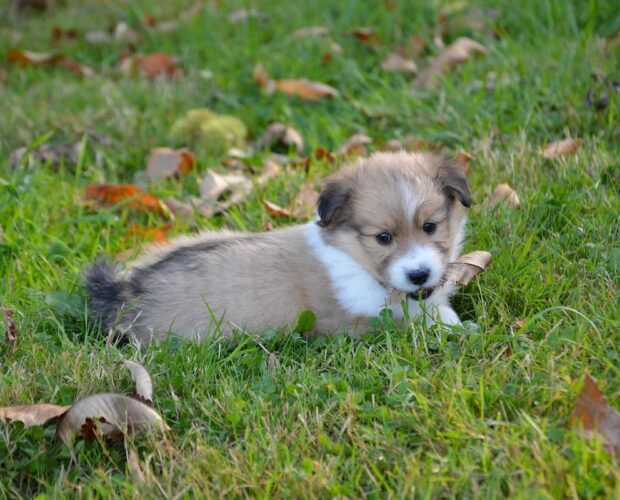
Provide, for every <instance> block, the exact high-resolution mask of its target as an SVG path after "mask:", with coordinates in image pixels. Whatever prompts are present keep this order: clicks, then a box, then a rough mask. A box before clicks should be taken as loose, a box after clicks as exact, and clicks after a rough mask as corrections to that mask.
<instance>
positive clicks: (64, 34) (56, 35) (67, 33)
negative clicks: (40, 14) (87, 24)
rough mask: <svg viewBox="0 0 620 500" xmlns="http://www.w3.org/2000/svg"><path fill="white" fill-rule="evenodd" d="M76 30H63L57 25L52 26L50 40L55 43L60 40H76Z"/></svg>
mask: <svg viewBox="0 0 620 500" xmlns="http://www.w3.org/2000/svg"><path fill="white" fill-rule="evenodd" d="M77 37H78V32H77V30H75V29H68V30H63V29H62V28H59V27H58V26H54V27H53V28H52V41H53V42H55V43H58V42H60V41H61V40H72V41H73V40H77Z"/></svg>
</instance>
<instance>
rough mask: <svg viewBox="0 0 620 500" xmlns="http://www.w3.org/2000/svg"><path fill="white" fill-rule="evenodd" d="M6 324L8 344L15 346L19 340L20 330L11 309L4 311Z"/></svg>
mask: <svg viewBox="0 0 620 500" xmlns="http://www.w3.org/2000/svg"><path fill="white" fill-rule="evenodd" d="M4 324H5V326H6V343H7V344H10V345H13V344H15V341H16V340H17V336H18V330H17V325H16V324H15V319H13V311H11V310H10V309H4Z"/></svg>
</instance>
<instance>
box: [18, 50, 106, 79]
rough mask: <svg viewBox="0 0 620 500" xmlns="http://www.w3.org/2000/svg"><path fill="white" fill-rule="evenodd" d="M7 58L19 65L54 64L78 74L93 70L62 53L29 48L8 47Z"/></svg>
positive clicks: (86, 73) (89, 72) (90, 74)
mask: <svg viewBox="0 0 620 500" xmlns="http://www.w3.org/2000/svg"><path fill="white" fill-rule="evenodd" d="M7 58H8V60H9V62H10V63H12V64H16V65H18V66H21V67H27V66H56V67H59V68H63V69H66V70H68V71H71V72H72V73H75V74H76V75H78V76H85V77H90V76H93V75H94V74H95V72H94V71H93V70H92V69H91V68H89V67H88V66H85V65H84V64H81V63H78V62H77V61H74V60H73V59H69V58H68V57H67V56H65V55H63V54H55V53H52V52H33V51H31V50H20V49H10V50H9V51H8V53H7Z"/></svg>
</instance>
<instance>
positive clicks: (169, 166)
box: [145, 148, 195, 181]
mask: <svg viewBox="0 0 620 500" xmlns="http://www.w3.org/2000/svg"><path fill="white" fill-rule="evenodd" d="M194 163H195V161H194V155H193V154H192V153H190V152H189V151H188V150H187V149H178V150H177V149H171V148H155V149H154V150H153V151H151V155H150V156H149V160H148V163H147V165H146V171H145V175H146V178H147V179H149V180H151V181H159V180H162V179H166V178H168V177H174V176H177V175H178V174H179V173H183V174H188V173H189V172H191V171H192V170H194Z"/></svg>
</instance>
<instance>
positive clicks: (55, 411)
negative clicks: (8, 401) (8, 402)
mask: <svg viewBox="0 0 620 500" xmlns="http://www.w3.org/2000/svg"><path fill="white" fill-rule="evenodd" d="M69 408H70V406H58V405H49V404H46V403H40V404H34V405H24V406H10V407H7V408H0V420H4V421H5V422H15V421H17V422H22V423H23V424H24V426H25V427H32V426H34V425H44V424H46V423H48V422H49V421H50V420H53V419H55V418H57V417H60V416H61V415H62V414H63V413H65V412H66V411H67V410H68V409H69Z"/></svg>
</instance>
